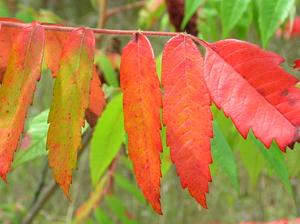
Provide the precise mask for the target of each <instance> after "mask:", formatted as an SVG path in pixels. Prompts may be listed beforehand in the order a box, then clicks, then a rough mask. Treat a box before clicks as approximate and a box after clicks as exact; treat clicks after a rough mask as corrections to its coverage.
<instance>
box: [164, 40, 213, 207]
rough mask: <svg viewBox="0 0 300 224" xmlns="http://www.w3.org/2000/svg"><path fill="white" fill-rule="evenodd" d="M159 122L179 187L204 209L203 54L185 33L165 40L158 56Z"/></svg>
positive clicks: (206, 127)
mask: <svg viewBox="0 0 300 224" xmlns="http://www.w3.org/2000/svg"><path fill="white" fill-rule="evenodd" d="M162 84H163V86H164V100H163V124H164V125H165V126H167V145H168V146H170V152H171V159H172V161H173V163H175V164H176V169H177V173H178V176H179V177H180V181H181V185H182V187H183V188H184V189H185V188H188V190H189V192H190V194H191V195H192V196H193V197H194V198H195V199H196V200H197V202H198V203H200V204H201V205H202V206H203V207H204V208H207V205H206V197H205V193H208V191H209V189H208V182H209V181H211V175H210V171H209V164H210V163H211V162H212V158H211V152H210V138H212V137H213V130H212V122H211V121H212V115H211V112H210V108H209V106H210V104H211V101H210V97H209V92H208V89H207V87H206V83H205V79H204V75H203V57H202V55H201V53H200V52H199V50H198V48H197V46H196V44H195V43H194V42H193V41H192V40H191V39H190V38H189V37H187V36H185V35H181V34H180V35H177V36H176V37H174V38H172V39H171V40H169V41H168V43H167V44H166V46H165V49H164V52H163V57H162Z"/></svg>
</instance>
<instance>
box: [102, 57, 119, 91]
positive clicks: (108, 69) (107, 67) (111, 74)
mask: <svg viewBox="0 0 300 224" xmlns="http://www.w3.org/2000/svg"><path fill="white" fill-rule="evenodd" d="M98 61H99V64H100V67H101V69H102V71H103V75H104V78H105V80H106V81H107V83H108V84H109V85H111V86H114V87H120V84H119V81H118V78H117V76H116V71H115V70H114V68H113V67H112V65H111V63H110V61H109V60H108V58H107V56H106V54H104V53H101V54H100V56H99V58H98Z"/></svg>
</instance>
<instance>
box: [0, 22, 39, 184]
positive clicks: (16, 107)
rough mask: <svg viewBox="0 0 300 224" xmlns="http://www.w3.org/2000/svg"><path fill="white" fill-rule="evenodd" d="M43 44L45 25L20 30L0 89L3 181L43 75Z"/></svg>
mask: <svg viewBox="0 0 300 224" xmlns="http://www.w3.org/2000/svg"><path fill="white" fill-rule="evenodd" d="M6 32H7V30H6ZM10 34H11V33H10ZM7 46H8V45H7ZM43 48H44V29H43V27H41V26H40V25H38V24H36V23H31V24H28V25H26V26H25V27H24V28H23V29H22V30H20V33H19V35H18V36H17V37H16V38H15V41H14V43H13V46H12V50H11V53H10V58H9V61H8V66H7V69H6V73H5V76H4V80H3V83H2V88H1V91H0V103H1V104H0V117H1V119H0V134H1V140H0V176H1V177H2V178H3V180H4V181H6V173H7V171H8V168H9V167H10V164H11V161H12V160H13V154H14V151H15V150H16V149H17V145H18V141H19V138H20V134H21V133H22V132H23V130H24V120H25V117H26V114H27V109H28V105H29V104H31V103H32V99H33V93H34V91H35V88H36V81H39V79H40V75H41V65H42V60H43Z"/></svg>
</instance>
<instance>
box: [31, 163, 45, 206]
mask: <svg viewBox="0 0 300 224" xmlns="http://www.w3.org/2000/svg"><path fill="white" fill-rule="evenodd" d="M48 169H49V161H48V159H47V160H46V163H45V165H44V167H43V170H42V173H41V175H40V180H39V184H38V187H37V189H36V190H35V195H34V198H33V200H32V202H31V205H30V208H32V206H33V205H34V203H35V202H36V200H37V199H38V197H39V195H40V193H41V191H42V189H43V187H44V184H45V176H46V174H47V171H48Z"/></svg>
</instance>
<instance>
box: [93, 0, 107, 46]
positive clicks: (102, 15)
mask: <svg viewBox="0 0 300 224" xmlns="http://www.w3.org/2000/svg"><path fill="white" fill-rule="evenodd" d="M106 8H107V0H102V1H99V18H98V24H97V28H98V29H103V28H104V27H105V22H106ZM101 40H102V35H100V36H97V39H96V43H97V45H98V46H100V44H101Z"/></svg>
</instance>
